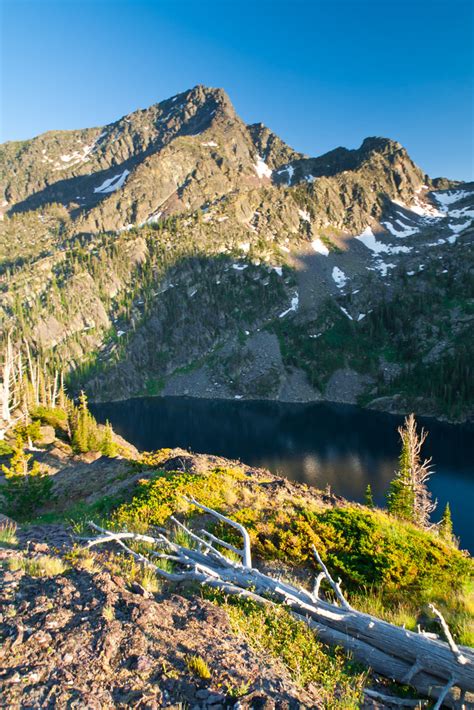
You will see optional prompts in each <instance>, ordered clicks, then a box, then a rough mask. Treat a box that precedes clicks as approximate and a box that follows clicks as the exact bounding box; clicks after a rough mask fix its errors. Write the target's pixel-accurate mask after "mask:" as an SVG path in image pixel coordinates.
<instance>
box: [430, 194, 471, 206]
mask: <svg viewBox="0 0 474 710" xmlns="http://www.w3.org/2000/svg"><path fill="white" fill-rule="evenodd" d="M472 194H473V193H471V192H468V191H467V190H448V192H433V196H434V198H435V199H436V201H437V202H439V204H440V205H442V206H443V207H445V208H448V206H449V205H452V204H453V203H454V202H459V200H462V199H464V198H465V197H468V196H469V195H472Z"/></svg>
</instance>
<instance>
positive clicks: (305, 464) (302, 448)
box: [91, 397, 474, 551]
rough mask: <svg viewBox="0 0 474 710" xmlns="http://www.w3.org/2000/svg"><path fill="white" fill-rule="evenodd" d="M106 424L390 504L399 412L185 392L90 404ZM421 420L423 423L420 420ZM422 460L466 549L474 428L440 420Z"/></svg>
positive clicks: (135, 436)
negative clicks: (368, 493)
mask: <svg viewBox="0 0 474 710" xmlns="http://www.w3.org/2000/svg"><path fill="white" fill-rule="evenodd" d="M91 410H92V411H93V413H94V414H95V416H96V417H97V418H98V420H99V421H101V422H104V421H105V420H106V419H109V420H110V421H111V423H112V425H113V427H114V429H115V430H116V431H117V432H118V433H119V434H121V435H122V436H123V437H125V438H126V439H127V440H128V441H130V442H131V443H133V444H134V445H135V446H137V448H139V449H141V450H148V451H149V450H152V449H159V448H162V447H170V448H173V447H176V446H179V447H182V448H185V449H190V450H191V451H195V452H198V453H209V454H217V455H220V456H225V457H227V458H235V459H240V460H241V461H243V462H244V463H246V464H249V465H252V466H264V467H265V468H268V469H270V471H272V472H274V473H278V474H281V475H284V476H286V477H287V478H289V479H291V480H293V481H300V482H303V483H307V484H309V485H312V486H316V487H318V488H325V487H326V485H328V484H329V485H330V486H331V489H332V490H333V491H334V493H337V494H339V495H342V496H344V497H346V498H349V499H350V500H355V501H363V498H364V491H365V488H366V486H367V484H368V483H370V485H371V486H372V490H373V493H374V498H375V501H376V502H377V503H379V504H383V503H384V496H385V494H386V492H387V488H388V484H389V482H390V480H391V479H392V477H393V474H394V471H395V470H396V468H397V456H398V451H399V440H398V434H397V427H398V426H399V424H400V423H401V422H402V420H403V418H402V417H395V416H391V415H388V414H382V413H379V412H371V411H368V410H363V409H359V408H357V407H351V406H347V405H336V404H328V403H323V404H321V403H316V404H315V403H311V404H285V403H280V402H257V401H252V402H248V401H247V402H243V401H239V402H233V401H227V400H203V399H190V398H183V397H163V398H160V397H158V398H154V397H149V398H144V399H131V400H127V401H123V402H109V403H105V404H93V405H91ZM420 421H421V420H420ZM422 423H423V424H424V426H425V428H426V429H428V431H429V432H430V433H429V436H428V440H427V442H426V445H425V448H424V454H425V456H432V457H433V463H434V466H435V471H434V474H433V476H432V478H431V481H430V488H431V490H432V492H433V496H434V497H435V498H438V510H437V511H436V512H435V514H434V518H435V519H436V520H437V519H438V517H439V516H440V515H441V512H442V510H443V508H444V505H445V504H446V502H447V501H448V500H449V502H450V504H451V509H452V514H453V521H454V528H455V532H456V534H457V535H459V536H460V537H461V543H462V546H463V547H467V548H468V549H470V550H471V551H473V550H474V526H473V525H472V521H471V518H472V499H473V492H474V464H473V453H474V437H473V433H474V430H473V428H472V427H467V426H452V425H448V424H443V423H440V422H436V421H433V420H429V421H424V422H422Z"/></svg>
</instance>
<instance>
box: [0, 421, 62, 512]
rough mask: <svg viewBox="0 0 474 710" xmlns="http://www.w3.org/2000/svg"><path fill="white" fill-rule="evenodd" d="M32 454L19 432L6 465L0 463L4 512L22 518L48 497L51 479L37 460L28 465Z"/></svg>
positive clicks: (0, 493)
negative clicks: (0, 467) (27, 449)
mask: <svg viewBox="0 0 474 710" xmlns="http://www.w3.org/2000/svg"><path fill="white" fill-rule="evenodd" d="M31 458H32V455H31V454H27V453H26V452H25V450H24V448H23V440H22V438H21V435H20V434H18V436H17V439H16V445H15V448H14V450H13V454H12V456H11V458H10V464H9V466H5V465H2V470H3V473H4V474H5V483H4V484H3V486H2V487H1V488H0V498H3V500H4V505H5V512H6V514H7V515H10V516H11V517H13V518H15V519H17V518H18V519H25V518H29V517H31V515H32V514H33V513H34V512H35V511H36V510H37V509H38V508H40V507H41V506H42V505H44V503H46V501H48V500H49V499H50V498H51V491H52V487H53V480H52V478H51V476H49V475H48V474H46V473H45V472H44V471H43V470H42V468H41V466H40V465H39V463H38V462H37V461H34V462H33V464H32V465H30V460H31Z"/></svg>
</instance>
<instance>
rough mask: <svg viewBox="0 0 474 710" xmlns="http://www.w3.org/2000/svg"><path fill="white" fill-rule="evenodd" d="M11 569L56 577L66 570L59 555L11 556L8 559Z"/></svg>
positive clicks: (40, 575) (35, 575) (33, 575)
mask: <svg viewBox="0 0 474 710" xmlns="http://www.w3.org/2000/svg"><path fill="white" fill-rule="evenodd" d="M8 566H9V567H10V569H11V570H12V571H16V570H19V569H22V570H24V571H25V572H26V574H29V575H30V576H31V577H57V576H58V575H60V574H64V573H65V572H66V571H67V570H68V566H67V564H66V563H65V562H64V561H63V560H62V559H61V558H60V557H51V555H40V556H39V557H34V558H29V557H13V558H11V559H10V560H9V561H8Z"/></svg>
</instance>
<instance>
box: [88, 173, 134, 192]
mask: <svg viewBox="0 0 474 710" xmlns="http://www.w3.org/2000/svg"><path fill="white" fill-rule="evenodd" d="M128 175H130V170H127V169H125V170H124V171H123V173H119V174H118V175H114V177H111V178H108V179H107V180H104V182H103V183H102V185H99V187H95V188H94V192H97V193H100V194H102V195H105V194H107V193H108V192H115V190H119V189H120V188H121V187H123V185H124V183H125V180H126V179H127V176H128Z"/></svg>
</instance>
